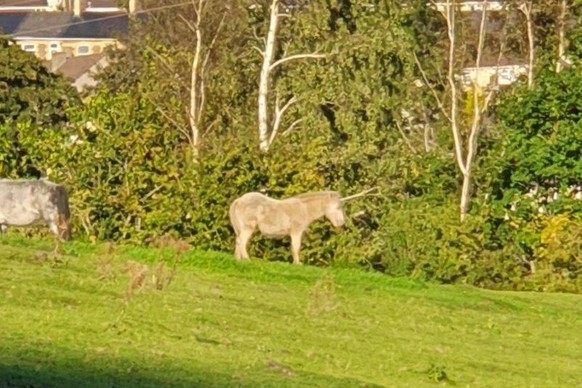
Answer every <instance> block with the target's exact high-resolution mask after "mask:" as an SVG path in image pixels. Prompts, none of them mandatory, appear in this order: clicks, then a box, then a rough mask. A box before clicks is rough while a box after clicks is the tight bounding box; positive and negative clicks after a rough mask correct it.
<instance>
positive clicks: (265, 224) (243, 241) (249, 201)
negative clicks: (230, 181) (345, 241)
mask: <svg viewBox="0 0 582 388" xmlns="http://www.w3.org/2000/svg"><path fill="white" fill-rule="evenodd" d="M369 191H371V190H368V191H366V192H369ZM366 192H364V193H360V194H356V195H352V196H350V197H347V198H341V197H340V195H339V194H338V193H337V192H335V191H322V192H312V193H306V194H301V195H297V196H295V197H291V198H286V199H281V200H277V199H273V198H269V197H267V196H266V195H263V194H261V193H247V194H245V195H243V196H242V197H239V198H237V199H236V200H234V201H233V202H232V204H231V205H230V212H229V215H230V223H231V224H232V227H233V228H234V231H235V233H236V248H235V257H236V258H237V259H238V260H242V259H245V260H248V259H249V254H248V252H247V245H248V242H249V240H250V239H251V237H252V235H253V234H254V233H255V231H256V230H257V229H258V230H259V231H260V232H261V233H262V234H263V235H264V236H266V237H271V238H283V237H286V236H290V237H291V253H292V255H293V264H301V262H300V260H299V251H300V250H301V238H302V237H303V233H305V231H306V230H307V228H308V227H309V225H310V224H311V223H312V222H313V221H315V220H317V219H319V218H322V217H325V218H327V219H328V220H329V221H330V222H331V223H332V225H333V226H335V227H340V226H343V225H344V224H345V222H346V220H345V214H344V210H343V206H342V205H343V204H342V202H344V201H346V200H349V199H353V198H356V197H359V196H362V195H364V194H365V193H366Z"/></svg>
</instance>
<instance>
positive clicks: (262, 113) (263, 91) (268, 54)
mask: <svg viewBox="0 0 582 388" xmlns="http://www.w3.org/2000/svg"><path fill="white" fill-rule="evenodd" d="M278 23H279V0H273V2H272V3H271V16H270V18H269V32H268V33H267V41H266V43H265V51H264V52H263V67H262V68H261V78H260V80H259V98H258V103H259V147H260V149H261V151H264V152H266V151H268V150H269V146H270V136H269V115H268V110H267V96H268V94H269V75H270V72H271V63H272V62H273V55H274V51H275V38H276V36H277V25H278Z"/></svg>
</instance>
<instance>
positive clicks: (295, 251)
mask: <svg viewBox="0 0 582 388" xmlns="http://www.w3.org/2000/svg"><path fill="white" fill-rule="evenodd" d="M302 236H303V233H299V234H293V235H291V254H292V255H293V264H295V265H301V260H299V251H301V237H302Z"/></svg>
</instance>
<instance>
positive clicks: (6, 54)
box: [0, 37, 80, 126]
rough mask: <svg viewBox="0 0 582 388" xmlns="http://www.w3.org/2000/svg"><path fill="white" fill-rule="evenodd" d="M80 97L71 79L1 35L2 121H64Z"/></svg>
mask: <svg viewBox="0 0 582 388" xmlns="http://www.w3.org/2000/svg"><path fill="white" fill-rule="evenodd" d="M79 101H80V100H79V98H78V94H77V92H76V90H75V89H74V88H73V87H72V86H71V85H70V84H69V82H68V81H66V80H65V79H64V78H63V77H61V76H59V75H56V74H53V73H50V72H49V71H48V70H47V69H46V68H45V67H44V66H42V64H41V62H40V60H39V59H38V58H36V57H35V56H34V55H32V54H30V53H26V52H24V51H22V50H21V49H20V46H18V45H17V44H15V43H14V42H13V41H12V40H10V39H6V38H2V37H0V122H2V123H14V122H27V121H30V122H31V123H33V124H34V125H38V126H53V125H58V124H62V123H64V122H66V121H67V112H66V111H67V109H68V108H69V107H70V106H74V105H77V104H78V103H79Z"/></svg>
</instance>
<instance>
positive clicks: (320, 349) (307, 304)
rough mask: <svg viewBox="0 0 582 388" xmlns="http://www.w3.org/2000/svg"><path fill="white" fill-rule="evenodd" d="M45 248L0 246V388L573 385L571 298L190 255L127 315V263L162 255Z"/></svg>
mask: <svg viewBox="0 0 582 388" xmlns="http://www.w3.org/2000/svg"><path fill="white" fill-rule="evenodd" d="M49 246H50V243H49V242H46V241H45V242H43V241H34V242H31V241H27V240H22V239H17V238H6V237H3V238H0V273H1V274H2V275H1V280H0V386H21V385H25V384H27V385H28V386H31V385H32V386H35V387H36V386H38V387H41V386H42V387H46V386H59V387H62V386H95V387H103V386H136V387H138V386H139V387H145V386H205V387H206V386H226V385H233V386H258V385H261V386H276V387H285V386H325V387H331V386H337V387H350V386H413V387H419V386H424V385H431V384H434V382H431V378H433V379H437V378H438V377H439V373H440V372H442V371H443V370H444V372H445V373H446V375H447V376H448V379H449V380H448V381H447V380H444V381H443V382H444V383H449V384H456V385H458V386H475V387H477V386H479V387H485V386H488V387H493V386H496V387H497V386H511V387H519V386H537V387H542V386H544V387H545V386H547V387H550V386H552V387H554V386H564V387H573V386H581V384H582V362H581V361H580V360H582V297H581V296H576V295H565V294H535V293H511V292H491V291H485V290H478V289H474V288H468V287H459V286H455V287H444V286H436V285H425V284H421V283H418V282H414V281H411V280H404V279H391V278H388V277H384V276H381V275H378V274H373V273H364V272H359V271H351V270H339V269H333V270H322V269H318V268H313V267H300V268H297V267H293V266H291V265H287V264H280V263H263V262H257V261H255V262H252V263H236V262H234V261H233V259H232V258H231V257H230V256H228V255H223V254H210V253H200V252H189V253H187V254H186V256H185V257H184V258H183V262H182V264H181V265H180V266H179V267H178V271H177V274H176V277H175V280H174V281H173V283H172V284H171V285H170V286H169V287H168V288H167V289H164V290H162V291H159V290H155V289H154V288H153V287H152V286H151V285H146V286H145V287H144V288H143V289H142V290H141V291H140V292H139V293H137V294H136V295H135V296H134V297H133V298H132V299H131V301H130V302H129V303H126V301H125V297H124V295H125V290H126V287H127V285H128V277H127V275H126V274H125V273H124V267H125V265H126V264H127V262H128V260H137V261H141V262H145V263H150V264H151V263H153V262H155V261H157V260H159V259H160V258H162V257H166V258H168V257H170V256H171V253H170V252H169V251H154V250H146V249H140V248H117V249H116V250H115V251H114V253H106V252H105V250H106V249H105V247H104V246H89V245H83V244H79V243H73V244H71V245H67V246H66V248H65V249H66V252H67V253H68V254H67V255H66V256H65V257H64V258H63V259H62V260H61V261H59V260H54V259H53V258H50V257H48V258H47V257H44V256H42V255H39V254H38V251H39V250H44V251H47V250H48V249H49ZM148 279H150V277H148ZM431 366H432V370H431V371H429V369H430V368H431ZM440 376H441V377H442V373H440Z"/></svg>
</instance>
